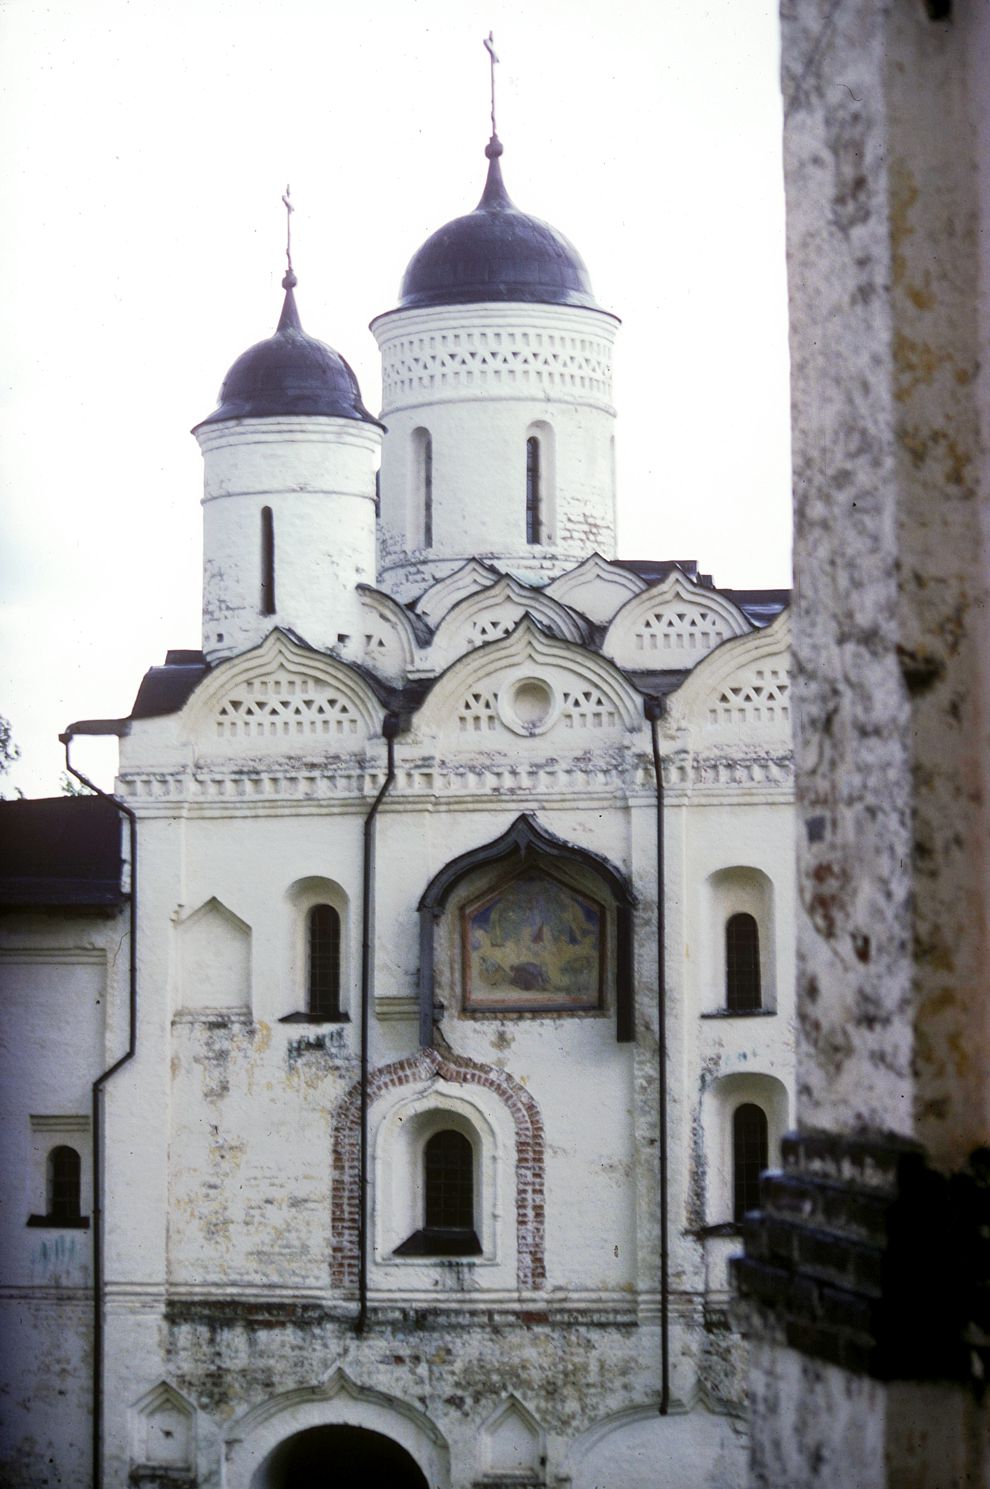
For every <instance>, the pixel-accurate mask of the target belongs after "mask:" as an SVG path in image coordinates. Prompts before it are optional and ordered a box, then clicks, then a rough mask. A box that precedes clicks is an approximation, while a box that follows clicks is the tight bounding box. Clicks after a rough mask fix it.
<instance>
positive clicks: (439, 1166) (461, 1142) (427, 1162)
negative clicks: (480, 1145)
mask: <svg viewBox="0 0 990 1489" xmlns="http://www.w3.org/2000/svg"><path fill="white" fill-rule="evenodd" d="M423 1184H424V1189H425V1195H426V1204H425V1211H426V1213H425V1216H424V1219H425V1223H426V1229H427V1230H436V1231H448V1230H460V1231H464V1230H469V1231H473V1230H474V1151H473V1149H472V1147H471V1143H470V1140H469V1139H468V1138H466V1137H465V1136H464V1134H463V1132H455V1131H454V1129H453V1128H452V1127H445V1128H444V1129H443V1130H442V1131H441V1132H435V1133H434V1134H433V1136H432V1137H431V1138H430V1139H429V1141H428V1142H427V1144H426V1147H425V1148H424V1149H423Z"/></svg>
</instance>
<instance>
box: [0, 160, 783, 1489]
mask: <svg viewBox="0 0 990 1489" xmlns="http://www.w3.org/2000/svg"><path fill="white" fill-rule="evenodd" d="M485 154H486V156H487V158H488V167H487V171H488V173H487V180H486V182H485V185H484V191H483V194H482V196H481V200H480V202H479V204H478V206H477V207H476V208H475V209H474V210H473V211H470V212H468V213H467V214H466V215H465V216H463V217H459V218H457V219H456V220H455V221H453V222H450V223H448V224H446V225H445V226H443V227H441V228H440V229H439V231H437V232H436V233H434V234H433V236H432V237H431V238H429V239H428V241H427V242H426V243H425V244H424V245H423V246H422V248H420V250H419V251H418V252H417V253H416V254H415V256H414V257H413V259H412V261H411V262H410V264H409V266H408V268H407V269H406V272H405V276H404V278H403V280H402V286H401V290H400V294H399V301H398V305H397V306H396V308H394V309H391V310H388V311H386V312H385V313H384V314H381V315H378V316H377V317H376V318H375V319H374V320H373V321H372V323H371V329H372V331H373V333H374V335H375V338H376V340H377V342H378V345H379V347H380V350H381V356H382V376H383V390H384V391H383V407H382V410H381V414H380V417H375V416H373V415H372V414H371V413H369V412H368V410H367V409H366V408H365V407H364V405H363V403H362V400H361V395H360V392H359V389H358V386H357V383H356V380H355V378H354V375H353V373H352V372H351V369H350V367H349V366H348V364H347V362H346V361H345V360H344V358H343V357H342V356H341V355H340V354H339V353H337V352H336V351H333V350H331V348H330V347H329V346H328V345H326V344H325V343H323V342H322V341H319V340H317V339H315V337H314V336H312V335H311V334H309V332H308V331H305V330H303V326H302V321H301V318H300V310H299V308H298V307H297V303H296V296H295V287H296V279H295V275H294V274H293V272H292V269H291V264H290V268H289V272H288V273H287V275H286V278H285V280H284V287H285V299H284V303H283V305H282V308H281V314H280V316H279V319H278V324H277V328H276V330H275V332H274V334H273V335H272V336H271V337H270V338H269V339H268V340H266V341H262V342H260V343H258V344H257V345H256V346H253V347H251V348H250V349H249V350H248V351H246V352H244V354H243V355H242V356H240V357H239V358H238V359H237V360H236V361H235V362H234V363H233V366H232V367H231V368H230V371H229V372H228V373H227V376H226V378H225V380H224V382H223V386H222V389H221V393H220V401H219V406H218V407H217V408H216V409H215V411H213V412H212V413H209V414H208V415H207V416H206V417H204V419H203V421H202V422H201V423H200V424H198V425H197V426H196V428H195V430H194V431H193V432H194V434H195V436H196V439H197V440H198V442H199V445H200V448H201V450H202V453H203V459H204V465H205V488H204V496H203V513H204V559H203V634H202V651H201V652H192V651H178V652H170V653H169V654H168V656H167V657H166V660H165V663H164V665H163V666H156V667H152V668H151V670H150V671H149V672H148V673H147V675H146V676H145V678H144V680H143V681H142V682H141V685H140V688H139V689H138V692H137V697H136V699H135V702H134V705H133V708H132V709H131V712H130V714H129V716H128V717H127V718H123V719H118V720H87V721H82V722H79V723H76V724H74V725H72V726H70V727H69V729H68V730H67V731H66V735H65V743H66V750H67V756H68V759H69V763H70V765H72V764H73V755H72V750H73V742H74V740H75V739H76V738H77V737H78V736H80V735H84V734H115V735H117V736H119V742H120V765H119V775H118V778H117V782H116V786H115V794H114V796H113V797H112V798H106V797H100V796H97V797H86V798H78V799H71V798H66V799H60V800H56V801H36V802H12V803H6V804H4V805H3V806H2V808H0V824H2V826H3V829H4V837H5V841H6V843H7V853H6V866H5V868H4V870H3V875H4V877H3V879H2V883H0V905H2V912H3V913H2V916H0V961H2V968H3V993H2V997H3V1000H4V1009H5V1026H6V1030H7V1038H6V1041H5V1051H4V1056H3V1059H4V1061H5V1079H4V1084H3V1103H4V1121H3V1124H2V1128H0V1131H2V1144H3V1148H2V1172H3V1183H4V1188H5V1204H4V1207H3V1218H2V1227H3V1230H2V1253H3V1256H4V1258H5V1264H4V1276H3V1295H2V1296H3V1303H2V1307H3V1315H2V1323H0V1331H2V1337H3V1340H4V1349H3V1354H4V1366H3V1368H4V1373H5V1382H4V1388H3V1408H2V1410H3V1427H2V1441H0V1481H2V1482H3V1483H4V1484H5V1485H8V1486H10V1489H43V1486H44V1489H47V1486H60V1489H88V1486H94V1489H95V1486H96V1485H99V1486H107V1489H111V1486H112V1489H125V1486H142V1489H166V1486H169V1489H292V1486H302V1485H310V1484H313V1485H316V1484H320V1485H334V1486H341V1489H345V1486H352V1485H354V1486H356V1485H361V1486H371V1489H374V1486H377V1485H387V1486H391V1489H413V1486H418V1489H422V1486H426V1485H428V1486H429V1489H496V1486H502V1489H524V1486H525V1489H565V1486H566V1489H640V1486H643V1489H645V1486H651V1489H652V1486H660V1489H665V1486H668V1485H669V1486H674V1485H677V1486H697V1489H732V1486H737V1485H741V1484H742V1483H743V1482H744V1480H745V1461H746V1436H745V1426H744V1401H745V1349H744V1345H743V1342H742V1341H741V1340H740V1339H739V1337H738V1336H737V1335H736V1334H735V1332H734V1331H733V1328H732V1319H731V1314H730V1308H729V1303H730V1294H731V1286H730V1277H729V1266H728V1262H729V1257H730V1256H731V1255H732V1254H733V1253H735V1252H737V1251H738V1250H739V1249H740V1239H739V1229H740V1222H741V1219H742V1216H743V1215H744V1214H745V1213H746V1211H747V1210H749V1209H751V1208H753V1206H754V1204H755V1202H756V1195H757V1177H758V1174H759V1172H760V1170H761V1169H762V1168H764V1167H766V1166H767V1164H768V1162H772V1161H773V1159H774V1155H775V1153H776V1150H777V1144H778V1142H779V1139H780V1136H781V1135H782V1133H783V1132H784V1131H785V1129H786V1128H787V1126H788V1123H789V1121H790V1120H791V1119H792V1116H793V1106H792V1103H793V1094H794V1091H793V1088H794V1069H793V1038H792V1029H793V1012H794V1010H793V996H794V987H793V964H794V946H793V932H794V919H795V912H794V896H795V887H794V873H795V870H794V847H793V832H794V805H793V789H792V749H791V732H790V717H789V704H788V644H789V630H788V616H787V612H786V608H785V607H786V600H787V595H786V593H785V592H782V591H772V592H771V591H739V590H726V589H720V588H718V587H716V586H715V584H714V583H713V582H712V579H711V578H710V577H709V576H707V575H705V574H704V573H700V572H699V571H698V568H697V565H696V564H695V563H693V562H676V561H673V560H670V561H645V560H644V561H640V560H636V559H631V558H621V559H620V558H618V557H617V556H616V544H615V520H616V504H617V501H618V500H619V499H620V498H619V494H618V493H617V491H616V480H615V409H614V407H613V405H612V381H611V377H612V374H611V367H612V352H613V343H614V339H615V337H616V333H617V332H618V329H619V325H618V321H617V319H616V317H615V316H614V315H612V314H611V313H610V312H609V311H608V310H607V309H604V308H603V307H601V306H600V305H599V304H598V303H597V302H596V300H595V298H594V295H593V292H592V288H591V283H590V280H589V277H588V273H587V271H586V269H585V267H584V264H583V262H582V260H581V258H580V256H579V254H578V253H577V252H576V250H575V249H574V248H573V247H572V246H571V244H570V243H569V242H568V241H567V240H566V239H565V238H564V237H563V236H562V234H560V233H559V232H557V231H556V230H555V229H554V228H552V227H550V226H548V225H547V224H546V223H544V222H542V221H540V220H538V219H537V218H535V217H531V216H529V215H528V214H526V213H524V212H522V211H520V210H519V209H518V208H517V207H516V206H514V205H513V203H512V201H511V200H510V198H509V196H508V194H507V191H506V188H505V185H504V184H503V179H502V171H501V156H502V145H501V143H500V141H499V140H498V138H497V136H495V135H493V137H492V139H491V141H490V142H489V144H488V147H487V149H486V152H485ZM468 187H469V183H466V184H465V192H466V193H467V191H468ZM276 311H277V307H275V306H273V317H274V315H275V313H276ZM190 500H192V493H190Z"/></svg>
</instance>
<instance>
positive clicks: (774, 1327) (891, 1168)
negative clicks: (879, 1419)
mask: <svg viewBox="0 0 990 1489" xmlns="http://www.w3.org/2000/svg"><path fill="white" fill-rule="evenodd" d="M782 1156H783V1169H782V1171H781V1172H779V1173H772V1174H767V1175H766V1176H765V1177H764V1178H763V1180H762V1181H761V1186H760V1197H761V1208H760V1210H758V1211H755V1212H754V1213H753V1214H751V1215H748V1216H747V1217H746V1219H745V1221H744V1222H743V1227H742V1230H743V1239H744V1243H745V1254H744V1255H743V1256H741V1257H737V1258H735V1259H734V1261H733V1270H734V1274H735V1280H736V1286H737V1289H738V1291H739V1294H740V1296H741V1297H742V1299H743V1300H744V1304H745V1305H748V1306H746V1307H744V1309H743V1310H742V1311H743V1313H744V1315H745V1317H746V1320H747V1324H748V1327H749V1329H750V1330H751V1331H752V1332H766V1333H770V1334H772V1335H773V1336H774V1337H776V1338H778V1339H780V1340H781V1342H783V1343H786V1344H787V1345H789V1346H790V1347H791V1348H792V1349H796V1350H799V1351H801V1352H802V1353H803V1354H806V1355H810V1356H812V1357H813V1358H815V1359H820V1360H826V1361H828V1362H829V1363H831V1364H835V1365H839V1366H841V1367H842V1368H843V1369H846V1370H850V1371H853V1372H855V1373H857V1374H865V1375H870V1376H872V1377H874V1378H875V1379H878V1380H952V1381H963V1382H966V1381H971V1382H972V1383H973V1384H974V1385H980V1386H982V1383H983V1382H984V1381H985V1380H986V1378H987V1371H988V1367H990V1152H988V1151H987V1150H985V1149H981V1150H979V1151H978V1152H977V1153H976V1154H974V1155H973V1158H972V1159H971V1162H970V1165H969V1166H968V1167H967V1169H965V1170H964V1171H962V1172H960V1173H955V1174H950V1175H944V1174H941V1173H938V1172H936V1171H935V1170H934V1169H932V1168H930V1167H929V1166H928V1163H927V1160H926V1157H925V1154H924V1152H923V1151H922V1150H921V1149H920V1148H919V1147H917V1146H916V1145H914V1144H912V1143H910V1142H907V1141H905V1140H903V1139H898V1138H894V1137H882V1138H874V1139H866V1138H852V1137H848V1136H844V1135H840V1134H831V1133H802V1134H797V1135H791V1136H789V1137H786V1138H785V1139H784V1141H783V1144H782Z"/></svg>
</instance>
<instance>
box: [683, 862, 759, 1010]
mask: <svg viewBox="0 0 990 1489" xmlns="http://www.w3.org/2000/svg"><path fill="white" fill-rule="evenodd" d="M775 899H776V896H775V892H774V883H773V880H772V879H771V878H770V876H769V874H766V873H765V872H764V871H763V870H762V869H758V868H754V867H752V866H751V865H747V864H734V865H732V867H729V868H724V869H717V870H716V871H715V873H713V874H710V875H709V876H708V878H707V879H706V880H705V883H704V886H703V903H702V914H701V977H702V984H701V985H702V995H701V1011H702V1012H703V1013H722V1014H724V1013H729V1012H731V1011H732V1010H731V1009H730V1007H729V1002H730V999H729V996H728V994H729V965H728V958H727V951H728V946H727V930H728V927H729V922H730V921H731V920H732V919H733V918H734V917H736V916H749V917H752V919H753V921H754V922H755V927H756V932H757V937H758V942H759V984H760V997H759V1003H758V1005H757V1006H756V1007H755V1008H751V1009H749V1010H745V1011H748V1012H758V1013H773V1012H774V1011H775V1010H776V1007H777V951H776V925H775ZM737 1016H738V1014H737Z"/></svg>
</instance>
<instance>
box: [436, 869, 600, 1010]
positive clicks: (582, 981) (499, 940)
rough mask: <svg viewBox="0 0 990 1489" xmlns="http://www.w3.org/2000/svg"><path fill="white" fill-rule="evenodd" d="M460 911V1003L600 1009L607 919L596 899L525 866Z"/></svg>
mask: <svg viewBox="0 0 990 1489" xmlns="http://www.w3.org/2000/svg"><path fill="white" fill-rule="evenodd" d="M462 916H463V919H462V926H463V943H464V1006H465V1008H468V1009H473V1010H476V1011H481V1010H489V1009H490V1010H492V1011H495V1010H499V1009H500V1010H505V1011H512V1010H518V1011H537V1012H544V1011H545V1012H553V1011H554V1010H558V1009H560V1010H564V1009H582V1008H600V1007H601V1002H602V964H603V950H604V933H605V917H604V907H603V906H602V905H600V904H598V903H597V902H596V901H595V900H593V899H590V898H589V897H588V896H587V895H584V894H579V893H578V891H577V890H575V889H572V888H571V886H570V885H568V884H563V883H561V882H560V881H559V880H558V879H554V878H552V877H551V876H550V875H549V874H545V873H537V872H529V873H524V874H520V875H518V876H517V877H516V878H515V879H512V880H510V881H509V883H507V884H504V885H502V886H501V887H500V888H499V889H497V890H496V891H495V892H494V894H490V895H488V896H487V897H486V898H485V899H483V900H481V901H480V902H478V903H476V904H474V905H468V906H466V907H465V909H464V911H463V912H462Z"/></svg>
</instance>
